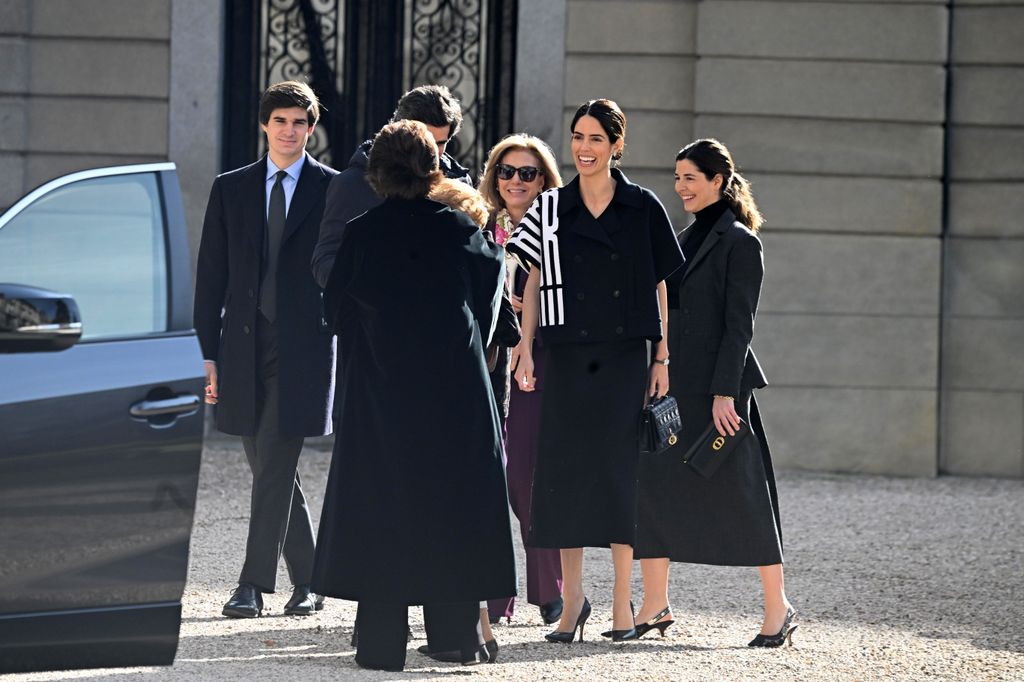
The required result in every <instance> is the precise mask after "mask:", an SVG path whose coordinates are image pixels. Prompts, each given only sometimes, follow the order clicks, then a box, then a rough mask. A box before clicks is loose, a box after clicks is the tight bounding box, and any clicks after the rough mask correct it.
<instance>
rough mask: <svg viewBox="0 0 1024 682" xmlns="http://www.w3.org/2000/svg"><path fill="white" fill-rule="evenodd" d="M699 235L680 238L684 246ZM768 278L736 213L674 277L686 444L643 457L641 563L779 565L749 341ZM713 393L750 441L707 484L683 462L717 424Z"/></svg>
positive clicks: (677, 373)
mask: <svg viewBox="0 0 1024 682" xmlns="http://www.w3.org/2000/svg"><path fill="white" fill-rule="evenodd" d="M690 233H692V229H688V230H686V231H684V232H683V233H682V235H681V237H680V239H681V241H682V242H683V243H684V244H685V240H686V239H687V238H688V237H689V235H690ZM763 277H764V264H763V260H762V252H761V241H760V240H759V239H758V238H757V236H756V235H755V234H754V233H753V232H751V231H750V230H749V229H747V227H746V226H744V225H743V224H742V223H739V222H737V220H736V216H735V215H734V214H733V213H732V211H730V210H728V209H726V210H725V212H724V213H723V214H722V215H721V217H719V219H718V221H717V222H715V224H714V226H713V227H712V228H711V230H710V231H709V232H708V235H707V237H706V238H705V239H704V242H703V243H702V244H701V246H700V248H699V249H698V250H697V253H696V254H694V256H693V258H692V259H691V260H690V261H689V262H688V263H687V264H686V269H685V271H684V272H683V274H682V276H681V277H680V275H679V272H678V271H677V273H676V274H674V275H672V276H671V277H669V279H668V281H667V285H668V287H669V314H668V344H669V355H670V358H671V361H672V362H671V364H670V365H669V391H670V393H671V394H672V395H673V396H675V397H676V400H677V401H678V402H679V414H680V417H681V419H682V422H683V425H682V431H681V433H680V438H679V442H678V443H676V445H675V446H673V447H671V448H669V449H668V450H667V451H666V452H664V453H661V454H658V455H644V456H642V457H641V458H640V467H639V476H638V479H639V497H638V504H637V543H636V546H635V552H634V556H636V557H637V558H654V557H668V558H670V559H671V560H672V561H683V562H689V563H703V564H719V565H740V566H765V565H771V564H777V563H781V562H782V529H781V524H780V519H779V504H778V494H777V492H776V487H775V475H774V472H773V468H772V461H771V454H770V451H769V449H768V441H767V438H766V436H765V433H764V427H763V425H762V423H761V418H760V414H759V412H758V410H757V402H756V401H755V400H754V399H753V397H752V394H753V390H754V389H757V388H762V387H764V386H765V385H767V381H766V380H765V376H764V372H762V371H761V366H760V364H759V363H758V361H757V357H756V356H755V355H754V351H753V349H752V348H751V342H752V339H753V335H754V320H755V318H756V316H757V305H758V299H759V298H760V294H761V282H762V279H763ZM715 395H727V396H732V397H733V398H735V399H736V403H735V407H736V411H737V412H738V413H739V415H740V417H741V418H742V419H743V420H744V421H747V422H748V423H749V424H750V426H751V433H750V434H749V435H748V436H747V437H746V439H745V440H744V441H743V442H742V443H740V444H739V445H738V446H737V447H736V449H735V450H734V451H733V452H732V453H731V454H730V455H729V458H728V459H727V460H725V461H724V462H723V464H722V465H721V467H720V468H719V469H718V471H716V472H715V474H714V475H713V476H712V477H711V478H710V479H704V478H701V477H700V476H699V475H697V474H696V473H695V472H694V471H692V470H691V469H690V468H689V467H688V466H687V465H685V464H684V463H683V462H682V456H683V454H684V453H685V452H686V451H687V450H688V449H689V448H690V447H691V446H692V445H693V444H694V443H695V442H696V441H697V438H698V437H699V436H700V434H701V433H702V432H703V431H704V429H705V428H706V427H707V426H708V424H709V423H710V422H711V407H712V403H713V400H714V396H715Z"/></svg>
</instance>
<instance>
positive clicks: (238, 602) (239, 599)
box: [221, 583, 263, 618]
mask: <svg viewBox="0 0 1024 682" xmlns="http://www.w3.org/2000/svg"><path fill="white" fill-rule="evenodd" d="M262 611H263V593H262V592H260V591H259V590H258V589H256V586H255V585H250V584H249V583H238V587H236V588H235V591H234V593H233V594H232V595H231V599H228V603H227V604H225V605H224V610H223V611H221V613H223V614H224V615H225V616H227V617H228V618H258V617H259V615H260V613H261V612H262Z"/></svg>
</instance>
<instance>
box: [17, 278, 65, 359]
mask: <svg viewBox="0 0 1024 682" xmlns="http://www.w3.org/2000/svg"><path fill="white" fill-rule="evenodd" d="M81 337H82V316H81V314H80V313H79V312H78V304H77V303H75V299H73V298H72V297H71V296H69V295H68V294H58V293H56V292H54V291H49V290H47V289H40V288H38V287H30V286H25V285H22V284H0V353H39V352H45V351H61V350H65V349H67V348H70V347H71V346H73V345H75V343H77V342H78V340H79V339H80V338H81Z"/></svg>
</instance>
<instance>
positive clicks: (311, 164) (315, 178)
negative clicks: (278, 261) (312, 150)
mask: <svg viewBox="0 0 1024 682" xmlns="http://www.w3.org/2000/svg"><path fill="white" fill-rule="evenodd" d="M324 177H325V176H324V174H323V171H321V170H320V166H319V164H317V162H316V161H314V160H313V157H311V156H310V155H309V154H306V162H305V163H304V164H302V172H301V173H299V182H298V183H297V184H296V185H295V193H294V194H292V203H291V205H290V206H289V207H288V217H287V218H286V219H285V223H284V235H282V237H281V243H282V244H283V243H284V242H285V241H287V240H288V237H289V236H291V235H292V234H294V232H295V230H297V229H298V228H299V225H301V224H302V221H303V220H305V219H306V216H307V215H309V212H310V210H312V208H313V205H314V204H316V200H317V197H318V196H323V193H322V192H317V189H318V188H319V187H320V183H322V182H323V180H324Z"/></svg>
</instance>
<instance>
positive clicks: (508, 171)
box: [494, 163, 541, 182]
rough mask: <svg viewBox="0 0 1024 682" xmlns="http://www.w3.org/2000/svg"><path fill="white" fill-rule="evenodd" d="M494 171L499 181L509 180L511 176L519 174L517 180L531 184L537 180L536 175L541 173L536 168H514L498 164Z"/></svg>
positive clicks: (505, 164)
mask: <svg viewBox="0 0 1024 682" xmlns="http://www.w3.org/2000/svg"><path fill="white" fill-rule="evenodd" d="M494 171H495V172H496V173H497V174H498V178H500V179H501V180H511V179H512V176H513V175H515V174H516V173H519V179H520V180H522V181H523V182H533V181H534V180H535V179H536V178H537V174H538V173H540V172H541V170H540V168H537V167H536V166H520V167H519V168H516V167H515V166H510V165H508V164H507V163H499V164H498V165H497V166H495V167H494Z"/></svg>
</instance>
